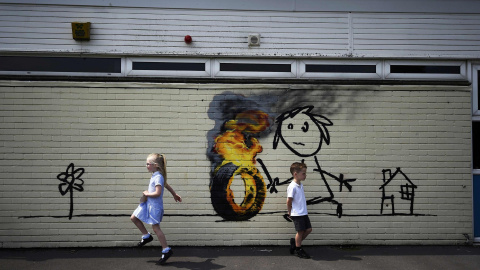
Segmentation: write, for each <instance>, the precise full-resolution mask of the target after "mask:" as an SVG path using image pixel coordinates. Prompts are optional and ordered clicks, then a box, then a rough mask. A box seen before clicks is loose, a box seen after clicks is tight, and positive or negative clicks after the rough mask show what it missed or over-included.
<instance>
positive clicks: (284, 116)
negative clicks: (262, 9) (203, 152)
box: [207, 92, 421, 221]
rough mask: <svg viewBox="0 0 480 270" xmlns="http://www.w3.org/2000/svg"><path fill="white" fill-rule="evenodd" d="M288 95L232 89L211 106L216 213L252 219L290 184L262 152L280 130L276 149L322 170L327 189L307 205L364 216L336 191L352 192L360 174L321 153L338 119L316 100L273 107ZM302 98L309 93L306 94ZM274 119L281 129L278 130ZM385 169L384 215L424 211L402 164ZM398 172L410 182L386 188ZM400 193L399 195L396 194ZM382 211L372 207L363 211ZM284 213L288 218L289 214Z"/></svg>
mask: <svg viewBox="0 0 480 270" xmlns="http://www.w3.org/2000/svg"><path fill="white" fill-rule="evenodd" d="M283 99H284V97H282V98H276V97H270V98H266V96H251V97H246V96H243V95H236V94H233V93H230V92H226V93H224V94H222V95H219V96H217V97H216V98H215V99H214V101H213V102H212V105H214V106H212V107H211V110H210V111H209V116H210V118H211V119H213V120H215V122H216V126H215V127H214V128H213V129H212V130H211V131H210V132H209V135H208V137H209V148H208V150H207V155H208V157H209V159H210V161H211V163H212V168H211V175H210V177H211V178H210V185H209V188H210V195H211V202H212V206H213V208H214V209H215V211H216V213H217V214H218V215H219V216H220V217H222V218H223V219H224V220H225V221H245V220H249V219H251V218H252V217H254V216H256V215H257V214H262V213H261V210H262V206H263V204H264V202H265V198H266V196H267V194H276V193H278V187H279V186H282V185H287V184H289V183H290V182H291V181H292V180H293V178H292V177H290V178H288V179H283V180H280V178H279V177H275V176H274V175H272V174H271V173H270V171H269V169H268V166H267V164H265V162H264V161H263V160H262V159H261V158H260V157H258V156H257V155H258V154H260V153H261V152H262V151H263V149H264V147H270V146H262V145H260V142H259V139H260V138H262V137H264V136H271V135H272V134H274V135H273V136H274V140H273V146H271V147H272V148H273V149H274V150H275V149H277V148H278V147H279V146H280V145H283V146H284V147H286V148H287V149H288V150H289V151H290V152H291V153H293V154H294V155H296V156H297V157H298V158H299V159H300V162H302V163H304V162H307V161H308V162H309V163H313V164H314V168H313V172H314V173H316V174H318V175H319V176H320V178H319V179H320V183H317V184H316V185H319V186H321V191H320V192H318V194H315V196H313V197H310V198H307V205H316V204H321V203H326V204H331V205H332V206H333V208H334V209H335V210H334V213H332V215H335V216H337V217H338V218H341V217H342V216H344V215H347V216H360V215H357V214H355V213H351V214H345V213H344V205H343V204H342V203H341V202H340V201H339V200H338V199H337V198H336V197H335V192H334V190H333V189H332V185H334V186H335V187H336V189H335V190H338V191H337V192H352V191H354V186H353V184H354V182H355V181H357V179H356V178H353V177H346V176H345V175H344V174H343V173H334V172H330V171H328V170H325V169H323V168H322V166H321V163H322V162H321V160H320V159H319V157H318V153H319V152H320V151H321V149H322V147H324V146H325V145H329V144H330V138H331V137H330V132H329V130H328V127H329V126H332V125H333V122H332V121H331V120H330V119H328V118H327V117H326V116H324V115H321V114H318V113H315V112H314V111H315V107H314V106H313V105H308V106H302V107H296V108H293V109H285V110H284V111H282V112H281V113H278V114H275V113H273V112H272V111H274V109H272V108H277V107H278V108H280V109H282V108H285V104H286V103H285V102H282V100H283ZM302 101H305V99H304V98H302ZM294 103H296V102H294ZM302 103H303V102H302ZM278 108H277V109H278ZM273 119H274V120H273ZM274 125H275V132H273V131H272V128H273V126H274ZM306 138H309V139H306ZM311 138H316V139H313V140H312V139H311ZM295 161H298V160H292V163H293V162H295ZM309 168H310V166H309ZM309 170H310V169H309ZM382 173H383V177H384V178H383V181H384V184H383V185H382V186H381V187H380V189H381V190H382V197H381V200H382V205H381V210H380V215H405V214H407V215H421V214H414V212H413V203H414V200H413V199H414V196H415V192H414V191H415V189H416V188H417V186H416V185H414V184H413V182H412V181H411V180H410V179H409V178H408V177H407V176H406V175H405V174H404V173H403V172H402V171H401V169H400V168H397V170H396V171H395V172H394V173H393V174H392V172H391V170H383V171H382ZM262 175H264V176H265V178H264V177H263V176H262ZM398 176H403V177H404V178H403V179H404V180H405V181H406V184H404V185H401V186H400V187H399V189H398V190H395V191H392V192H393V193H388V191H386V190H387V189H388V188H390V186H392V184H390V183H391V182H392V180H393V179H394V178H395V177H398ZM235 177H241V179H242V180H243V182H244V188H245V191H244V193H243V194H242V195H243V196H239V195H238V194H234V192H233V191H232V189H231V184H232V182H233V180H234V179H235ZM395 182H397V181H395ZM397 193H398V194H399V196H398V198H397V197H395V195H394V194H397ZM395 199H397V201H401V202H407V203H408V207H409V209H410V210H409V211H408V212H400V211H398V210H395V207H394V206H395V205H394V201H395ZM384 206H386V207H389V208H391V210H390V211H391V212H390V213H386V212H384ZM313 210H314V209H313ZM277 213H278V212H275V213H274V214H277ZM265 214H268V213H265ZM377 215H378V214H374V213H372V214H362V215H361V216H377ZM283 216H284V217H285V219H287V218H286V214H285V215H283ZM287 220H288V219H287Z"/></svg>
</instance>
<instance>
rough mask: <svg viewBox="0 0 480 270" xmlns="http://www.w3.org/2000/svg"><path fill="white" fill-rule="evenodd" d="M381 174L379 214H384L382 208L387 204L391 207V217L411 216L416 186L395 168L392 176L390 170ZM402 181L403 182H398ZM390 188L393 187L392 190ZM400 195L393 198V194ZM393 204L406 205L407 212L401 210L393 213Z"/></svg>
mask: <svg viewBox="0 0 480 270" xmlns="http://www.w3.org/2000/svg"><path fill="white" fill-rule="evenodd" d="M382 172H383V185H382V186H380V188H379V189H381V190H382V206H381V208H380V214H384V213H383V210H384V207H385V206H386V205H388V204H390V206H391V213H390V214H391V215H396V214H410V215H413V203H414V198H415V189H416V188H417V186H416V185H415V184H414V183H413V182H412V181H411V180H410V178H408V176H407V175H405V173H403V172H402V170H401V169H400V168H397V169H396V171H395V172H394V173H393V174H392V170H390V169H385V170H382ZM400 181H404V182H400ZM390 187H394V188H393V189H392V188H390ZM398 193H400V196H395V194H398ZM395 202H397V205H398V204H400V203H401V204H402V205H405V203H406V204H407V206H408V207H407V210H406V211H407V212H408V213H405V210H404V209H402V210H401V211H399V210H398V209H397V212H395Z"/></svg>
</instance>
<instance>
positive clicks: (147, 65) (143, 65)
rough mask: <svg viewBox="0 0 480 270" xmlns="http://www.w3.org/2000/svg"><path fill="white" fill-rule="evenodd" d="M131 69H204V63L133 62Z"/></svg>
mask: <svg viewBox="0 0 480 270" xmlns="http://www.w3.org/2000/svg"><path fill="white" fill-rule="evenodd" d="M132 69H133V70H182V71H205V63H193V62H133V64H132Z"/></svg>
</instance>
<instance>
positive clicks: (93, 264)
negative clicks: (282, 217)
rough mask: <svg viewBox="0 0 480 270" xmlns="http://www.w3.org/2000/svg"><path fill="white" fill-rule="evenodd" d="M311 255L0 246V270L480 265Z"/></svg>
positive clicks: (443, 257) (359, 252) (411, 252)
mask: <svg viewBox="0 0 480 270" xmlns="http://www.w3.org/2000/svg"><path fill="white" fill-rule="evenodd" d="M304 248H305V250H306V251H307V252H308V253H310V255H311V256H312V259H300V258H297V257H295V256H293V255H290V253H289V251H288V247H283V246H255V247H173V250H174V254H173V256H172V257H170V259H169V260H168V262H167V264H165V265H157V264H156V263H157V261H158V259H159V258H160V253H161V249H160V248H159V247H148V246H146V247H143V248H80V249H75V248H62V249H0V269H2V270H3V269H8V270H23V269H37V270H38V269H49V270H56V269H62V270H64V269H68V270H77V269H104V270H110V269H115V270H118V269H138V270H143V269H245V270H246V269H255V270H264V269H337V270H343V269H348V270H352V269H355V270H357V269H388V270H394V269H401V270H404V269H409V270H410V269H428V270H431V269H449V270H453V269H480V247H476V246H305V247H304Z"/></svg>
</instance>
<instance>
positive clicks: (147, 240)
mask: <svg viewBox="0 0 480 270" xmlns="http://www.w3.org/2000/svg"><path fill="white" fill-rule="evenodd" d="M152 241H153V236H152V235H151V234H150V236H149V237H148V238H147V239H143V238H142V241H140V242H138V244H137V247H143V246H145V245H146V244H148V243H150V242H152Z"/></svg>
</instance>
